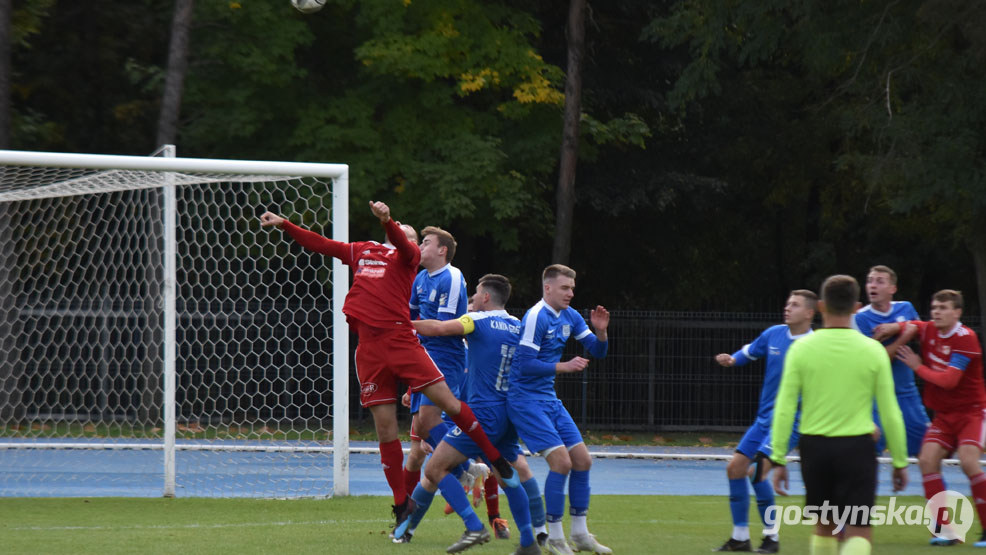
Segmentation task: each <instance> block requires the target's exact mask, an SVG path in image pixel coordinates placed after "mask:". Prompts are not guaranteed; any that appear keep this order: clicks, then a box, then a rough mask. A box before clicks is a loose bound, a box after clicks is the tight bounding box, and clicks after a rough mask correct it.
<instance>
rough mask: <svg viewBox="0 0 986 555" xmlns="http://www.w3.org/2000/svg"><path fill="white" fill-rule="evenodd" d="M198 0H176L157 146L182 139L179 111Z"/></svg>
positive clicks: (158, 125)
mask: <svg viewBox="0 0 986 555" xmlns="http://www.w3.org/2000/svg"><path fill="white" fill-rule="evenodd" d="M194 4H195V0H175V14H174V18H173V19H172V20H171V44H170V46H169V48H168V69H167V74H166V75H165V78H164V95H163V97H162V98H161V115H160V117H159V118H158V124H157V146H161V145H165V144H175V140H176V139H177V138H178V114H179V112H180V111H181V95H182V89H183V88H184V86H185V73H186V72H187V71H188V35H189V31H190V30H191V27H192V8H193V7H194Z"/></svg>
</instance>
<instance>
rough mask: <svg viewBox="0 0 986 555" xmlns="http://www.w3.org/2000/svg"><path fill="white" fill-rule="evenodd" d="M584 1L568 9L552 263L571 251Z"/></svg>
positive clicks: (565, 260) (565, 259)
mask: <svg viewBox="0 0 986 555" xmlns="http://www.w3.org/2000/svg"><path fill="white" fill-rule="evenodd" d="M585 5H586V1H585V0H571V3H570V4H569V7H568V27H567V29H568V32H567V33H566V35H567V37H568V40H567V45H568V66H567V71H566V74H565V115H564V120H563V127H562V139H561V155H560V156H559V163H558V192H557V195H556V200H555V241H554V248H553V249H552V254H551V261H552V262H554V263H559V264H568V257H569V254H570V253H571V250H572V217H573V215H574V212H575V169H576V166H577V164H578V158H579V121H580V120H581V118H582V54H583V52H584V49H585Z"/></svg>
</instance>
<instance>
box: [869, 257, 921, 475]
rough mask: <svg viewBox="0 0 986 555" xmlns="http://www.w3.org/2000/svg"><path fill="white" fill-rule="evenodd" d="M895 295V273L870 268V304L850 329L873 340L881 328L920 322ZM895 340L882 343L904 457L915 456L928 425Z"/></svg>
mask: <svg viewBox="0 0 986 555" xmlns="http://www.w3.org/2000/svg"><path fill="white" fill-rule="evenodd" d="M895 293H897V272H895V271H893V270H892V269H890V268H889V267H887V266H883V265H879V266H873V267H872V268H870V271H869V273H868V274H867V275H866V296H867V297H868V298H869V301H870V304H868V305H866V306H864V307H863V308H861V309H859V310H858V311H856V315H855V316H854V317H853V319H852V326H853V328H855V329H857V330H859V331H860V332H862V333H863V335H865V336H867V337H873V332H874V330H876V328H877V326H879V325H880V324H896V323H899V322H908V321H911V320H920V319H921V318H920V317H919V316H918V313H917V311H916V310H914V307H913V306H911V303H909V302H907V301H895V300H893V298H894V294H895ZM893 340H894V338H890V339H886V340H884V345H887V349H888V354H889V355H890V367H891V369H892V370H893V374H894V392H895V393H896V394H897V404H898V405H900V411H901V413H903V415H904V428H905V429H906V431H907V454H908V455H911V456H917V454H918V452H920V451H921V441H922V439H923V438H924V433H925V432H926V431H927V430H928V426H929V425H930V424H931V422H930V421H929V419H928V413H927V412H926V411H925V410H924V404H923V403H922V402H921V393H920V392H919V391H918V387H917V385H916V384H915V383H914V372H913V371H911V369H910V368H909V367H908V366H907V365H906V364H904V363H903V362H902V361H900V360H898V359H897V358H896V357H895V356H894V355H895V354H896V342H895V343H891V341H893ZM873 421H874V422H876V423H877V425H879V424H880V419H879V416H878V415H877V413H876V409H874V411H873ZM884 447H886V439H885V438H884V437H883V436H882V435H881V437H880V439H879V441H878V442H877V447H876V449H877V453H880V452H882V451H883V449H884Z"/></svg>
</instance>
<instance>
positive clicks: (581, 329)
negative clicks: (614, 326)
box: [575, 306, 609, 358]
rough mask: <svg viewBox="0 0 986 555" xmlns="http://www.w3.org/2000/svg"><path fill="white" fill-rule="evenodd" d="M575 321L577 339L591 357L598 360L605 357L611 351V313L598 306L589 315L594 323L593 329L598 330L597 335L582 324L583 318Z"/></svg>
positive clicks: (577, 318)
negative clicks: (609, 331) (609, 330)
mask: <svg viewBox="0 0 986 555" xmlns="http://www.w3.org/2000/svg"><path fill="white" fill-rule="evenodd" d="M575 321H576V325H577V326H578V328H577V329H576V330H575V332H576V335H575V339H577V340H578V342H579V343H581V344H582V346H583V347H585V349H586V350H587V351H589V354H590V355H592V356H594V357H596V358H603V357H605V356H606V353H607V352H608V351H609V341H608V339H609V333H608V329H609V312H608V311H607V310H606V309H605V308H603V307H602V306H597V307H596V308H594V309H593V310H592V312H591V313H590V314H589V321H590V322H592V327H593V328H595V330H596V333H595V334H593V333H592V331H590V330H589V327H588V326H586V325H585V323H584V322H582V319H581V317H576V318H575ZM579 323H581V325H579Z"/></svg>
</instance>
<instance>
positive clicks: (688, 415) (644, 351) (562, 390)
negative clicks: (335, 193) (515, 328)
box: [352, 311, 979, 431]
mask: <svg viewBox="0 0 986 555" xmlns="http://www.w3.org/2000/svg"><path fill="white" fill-rule="evenodd" d="M583 316H585V317H587V318H588V313H587V312H586V313H584V314H583ZM964 321H965V322H966V323H967V324H968V325H971V326H972V327H974V328H976V329H977V330H978V325H979V322H978V318H975V317H972V316H971V315H970V317H969V318H966V319H965V320H964ZM779 323H782V316H781V313H780V311H778V312H777V313H724V312H668V311H613V312H612V313H611V320H610V331H609V336H610V339H609V341H610V345H609V355H608V356H607V357H606V358H604V359H601V360H592V362H591V363H590V364H589V367H588V368H587V369H586V371H585V372H582V373H580V374H568V375H559V376H558V377H557V378H556V384H555V387H556V391H557V392H558V397H559V398H560V399H562V401H563V402H564V403H565V406H566V407H567V408H568V410H569V412H570V413H571V415H572V417H573V418H574V419H575V422H576V423H577V424H579V426H580V427H582V428H583V429H593V428H596V429H600V428H602V429H612V430H654V431H675V430H678V431H687V430H709V431H741V430H743V429H745V428H746V427H748V426H749V425H750V424H751V423H752V422H753V419H754V418H755V415H756V411H757V404H758V401H759V396H760V385H761V383H762V381H763V372H764V368H763V362H762V361H755V362H753V363H751V364H748V365H746V366H742V367H734V368H723V367H721V366H719V365H718V364H716V362H715V360H714V357H715V355H716V354H718V353H733V352H734V351H736V350H738V349H739V348H740V347H742V346H743V345H745V344H747V343H749V342H751V341H753V340H754V339H755V338H756V337H757V336H758V335H759V334H760V333H761V332H762V331H763V330H764V329H766V328H768V327H769V326H772V325H774V324H779ZM818 325H819V323H818V322H817V321H816V327H817V326H818ZM580 354H582V347H581V345H579V344H578V343H577V342H575V341H570V342H569V345H568V350H567V352H566V354H565V357H566V358H568V357H571V356H574V355H580ZM352 406H354V407H358V406H359V403H358V399H355V398H354V404H353V405H352ZM352 416H353V417H354V418H356V419H357V420H366V419H368V418H369V413H367V412H366V411H363V410H360V409H358V408H357V409H356V410H355V411H354V413H353V415H352ZM366 421H367V423H368V420H366Z"/></svg>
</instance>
